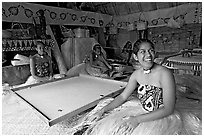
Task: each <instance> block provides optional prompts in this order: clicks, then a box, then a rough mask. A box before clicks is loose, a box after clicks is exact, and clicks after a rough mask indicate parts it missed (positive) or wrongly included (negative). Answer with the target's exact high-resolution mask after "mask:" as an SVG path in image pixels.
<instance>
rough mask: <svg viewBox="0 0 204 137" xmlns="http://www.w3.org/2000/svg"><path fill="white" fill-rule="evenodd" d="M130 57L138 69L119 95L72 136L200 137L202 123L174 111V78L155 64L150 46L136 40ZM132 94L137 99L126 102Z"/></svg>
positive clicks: (89, 116)
mask: <svg viewBox="0 0 204 137" xmlns="http://www.w3.org/2000/svg"><path fill="white" fill-rule="evenodd" d="M133 54H134V55H135V56H134V57H137V59H138V61H139V62H140V64H141V68H140V69H138V70H135V71H134V72H133V73H132V75H131V77H130V79H129V81H128V84H127V86H126V88H125V89H124V91H123V92H122V93H121V94H120V95H119V96H117V97H116V98H115V99H113V98H108V99H104V100H102V101H101V102H99V104H98V105H97V106H96V107H95V108H94V109H93V110H92V111H91V112H90V113H88V114H87V115H86V116H85V117H84V118H83V119H82V122H81V123H79V125H77V126H76V128H75V129H76V132H75V133H74V134H95V135H115V134H118V135H125V134H129V135H137V134H141V135H144V134H151V135H178V134H201V131H202V126H201V121H200V120H199V119H198V118H197V117H196V116H195V115H194V114H192V113H190V112H186V111H184V110H181V109H178V110H176V109H175V103H176V84H175V79H174V76H173V74H172V73H171V71H170V70H168V69H167V68H166V67H163V66H161V65H158V64H156V63H155V62H154V58H155V51H154V45H153V43H152V42H151V41H149V40H146V39H140V40H138V41H136V42H135V44H134V48H133ZM135 89H136V91H135ZM134 92H136V98H135V99H131V100H129V101H128V99H129V97H130V95H131V94H133V93H134Z"/></svg>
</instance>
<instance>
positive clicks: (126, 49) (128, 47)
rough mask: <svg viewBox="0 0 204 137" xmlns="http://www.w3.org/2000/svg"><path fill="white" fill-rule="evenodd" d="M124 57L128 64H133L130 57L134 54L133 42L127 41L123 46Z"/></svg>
mask: <svg viewBox="0 0 204 137" xmlns="http://www.w3.org/2000/svg"><path fill="white" fill-rule="evenodd" d="M121 55H122V56H123V58H125V59H124V60H125V62H126V64H127V65H131V64H130V59H131V56H132V42H130V41H127V42H126V44H125V46H124V47H123V49H122V54H121Z"/></svg>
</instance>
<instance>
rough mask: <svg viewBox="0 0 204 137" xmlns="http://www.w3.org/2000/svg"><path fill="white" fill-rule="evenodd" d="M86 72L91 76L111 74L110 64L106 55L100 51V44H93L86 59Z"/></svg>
mask: <svg viewBox="0 0 204 137" xmlns="http://www.w3.org/2000/svg"><path fill="white" fill-rule="evenodd" d="M86 63H87V68H86V70H87V72H88V73H89V74H90V75H93V76H101V77H108V76H111V71H112V66H111V65H110V64H109V63H108V62H107V61H106V56H105V55H104V53H103V52H102V47H101V46H100V44H95V45H94V46H93V48H92V52H91V54H90V56H89V58H88V60H87V61H86Z"/></svg>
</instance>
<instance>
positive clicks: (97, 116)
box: [84, 108, 104, 122]
mask: <svg viewBox="0 0 204 137" xmlns="http://www.w3.org/2000/svg"><path fill="white" fill-rule="evenodd" d="M103 113H104V109H103V108H102V109H101V110H99V111H97V112H96V113H94V114H92V115H91V116H89V115H87V116H86V118H85V119H84V120H85V121H89V122H92V121H95V120H98V119H100V118H101V117H102V115H103Z"/></svg>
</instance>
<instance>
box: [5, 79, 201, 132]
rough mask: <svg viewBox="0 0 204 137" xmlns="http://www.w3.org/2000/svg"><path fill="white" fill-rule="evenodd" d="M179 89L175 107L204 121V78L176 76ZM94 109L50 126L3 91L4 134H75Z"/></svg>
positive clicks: (9, 93) (22, 102)
mask: <svg viewBox="0 0 204 137" xmlns="http://www.w3.org/2000/svg"><path fill="white" fill-rule="evenodd" d="M175 79H176V83H177V84H178V85H187V86H188V88H189V89H185V88H184V89H183V86H180V89H178V91H179V92H177V99H178V102H177V104H176V108H180V109H182V110H186V111H190V112H192V113H194V114H196V115H197V116H198V117H199V118H200V119H201V120H202V83H201V81H202V77H195V76H191V75H189V76H188V75H185V76H184V75H183V76H181V75H179V76H175ZM91 109H92V108H90V109H89V110H86V111H85V112H82V113H81V114H78V115H76V116H74V117H72V118H70V119H66V120H64V121H62V122H60V123H58V124H55V125H53V126H51V127H49V126H48V125H47V124H46V123H44V122H43V121H42V120H41V119H40V118H39V117H38V116H37V115H36V114H35V113H34V111H33V110H32V109H31V108H29V107H28V105H27V104H26V103H25V102H24V101H22V100H21V99H19V97H17V95H16V94H14V93H13V92H9V91H6V92H3V96H2V134H3V135H72V134H73V133H74V132H75V131H74V130H73V127H74V126H75V125H76V124H77V123H78V122H79V121H80V119H81V118H83V117H84V116H85V115H86V114H87V113H88V112H89V111H90V110H91Z"/></svg>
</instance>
